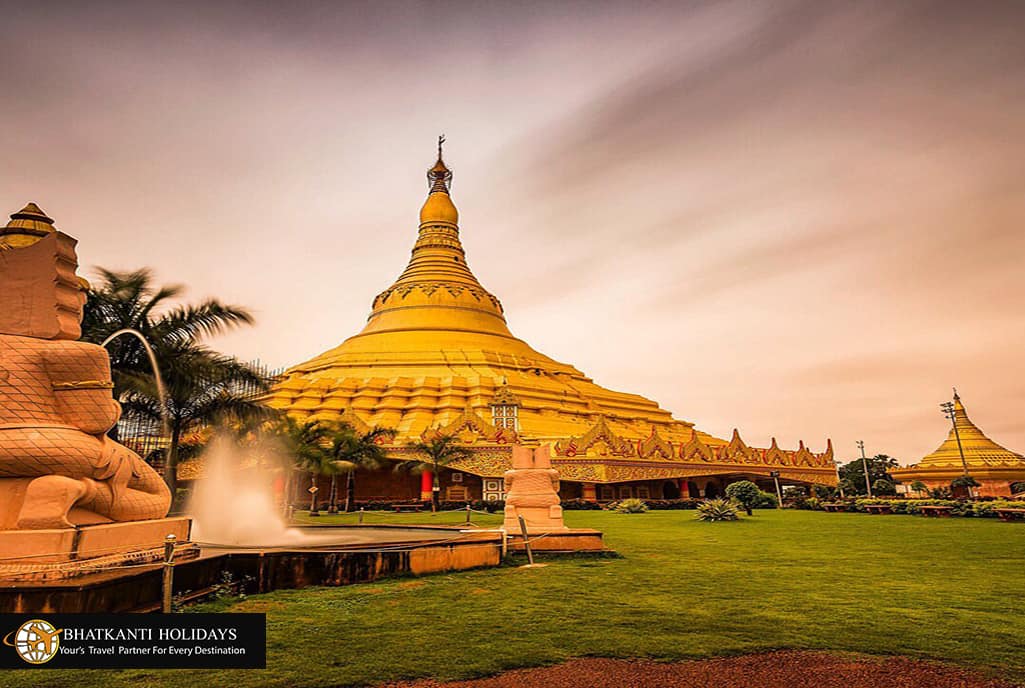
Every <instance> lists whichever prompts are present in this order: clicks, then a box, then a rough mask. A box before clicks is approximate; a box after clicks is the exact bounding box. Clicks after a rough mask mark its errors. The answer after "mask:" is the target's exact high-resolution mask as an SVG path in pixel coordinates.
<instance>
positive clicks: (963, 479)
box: [950, 475, 979, 488]
mask: <svg viewBox="0 0 1025 688" xmlns="http://www.w3.org/2000/svg"><path fill="white" fill-rule="evenodd" d="M950 486H951V487H952V488H953V487H978V486H979V481H978V480H976V479H975V478H973V477H972V476H970V475H961V476H958V477H956V478H954V479H953V480H951V481H950Z"/></svg>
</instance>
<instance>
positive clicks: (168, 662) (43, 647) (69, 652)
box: [0, 613, 267, 669]
mask: <svg viewBox="0 0 1025 688" xmlns="http://www.w3.org/2000/svg"><path fill="white" fill-rule="evenodd" d="M0 636H2V639H3V642H2V644H0V668H3V669H30V668H45V669H62V668H68V669H71V668H78V669H264V668H266V666H267V617H266V615H264V614H45V613H39V614H0Z"/></svg>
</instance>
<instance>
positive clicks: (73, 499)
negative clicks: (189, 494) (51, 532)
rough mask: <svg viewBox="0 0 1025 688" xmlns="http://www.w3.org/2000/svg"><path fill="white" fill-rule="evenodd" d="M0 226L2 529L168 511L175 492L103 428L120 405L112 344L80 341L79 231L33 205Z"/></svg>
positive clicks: (125, 518) (131, 518) (150, 515)
mask: <svg viewBox="0 0 1025 688" xmlns="http://www.w3.org/2000/svg"><path fill="white" fill-rule="evenodd" d="M11 218H12V220H11V223H10V224H8V225H7V227H4V228H0V370H3V371H4V372H3V374H2V375H0V530H3V529H45V528H67V527H71V526H75V525H85V524H94V523H109V522H113V521H138V520H143V519H155V518H163V517H164V516H165V515H166V514H167V511H168V508H169V507H170V504H171V494H170V492H169V490H168V489H167V486H166V485H165V484H164V481H163V480H162V479H161V477H160V476H159V475H158V474H157V473H156V471H154V470H153V469H152V468H151V467H150V466H149V465H148V464H146V463H145V462H144V461H143V460H142V459H140V458H139V456H138V455H136V454H135V453H134V452H132V451H131V450H129V449H128V448H127V447H124V446H122V445H120V444H118V443H117V442H114V441H113V440H111V439H110V438H109V437H107V436H106V433H107V431H108V430H110V429H111V428H112V427H114V425H115V424H116V423H117V421H118V418H119V417H120V414H121V407H120V405H119V404H118V403H117V402H116V401H115V400H114V399H113V397H112V396H111V390H112V388H113V383H112V382H111V375H110V359H109V358H108V356H107V352H106V351H105V350H104V349H103V348H102V347H99V346H96V345H95V344H87V343H85V342H79V341H75V340H77V339H78V337H79V336H80V334H81V330H80V326H79V322H80V320H81V317H82V307H83V305H84V304H85V291H84V281H83V280H80V279H79V278H78V277H77V276H76V275H75V269H76V267H77V258H76V255H75V244H76V241H75V240H74V239H72V238H71V237H69V236H68V235H66V234H63V233H61V232H58V231H56V230H55V229H54V228H53V226H52V220H50V219H49V218H48V217H46V216H45V215H44V214H43V213H42V211H40V210H39V208H38V207H36V206H34V205H31V204H30V205H29V206H27V207H26V208H25V209H24V210H22V211H21V212H20V213H15V214H14V215H12V216H11Z"/></svg>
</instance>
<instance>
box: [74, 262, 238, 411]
mask: <svg viewBox="0 0 1025 688" xmlns="http://www.w3.org/2000/svg"><path fill="white" fill-rule="evenodd" d="M98 272H99V275H100V280H99V282H98V284H94V285H93V286H92V288H91V289H90V291H89V294H88V299H87V301H86V304H85V309H84V313H83V317H82V341H86V342H93V343H94V344H100V343H102V342H103V340H105V339H106V338H107V337H109V336H110V335H112V334H114V333H115V332H117V331H118V330H124V329H131V330H136V331H137V332H139V333H140V334H141V335H142V336H143V337H144V338H145V339H146V341H148V342H149V343H150V346H152V347H153V349H154V350H155V351H157V350H158V349H160V348H168V347H173V346H174V345H176V344H186V343H195V342H198V341H199V340H201V339H202V338H203V337H208V336H212V335H216V334H220V333H222V332H225V331H226V330H229V329H231V328H234V327H238V326H240V325H251V324H252V323H253V316H252V315H251V314H250V313H249V311H248V310H246V309H244V308H241V307H239V306H226V305H224V304H221V303H220V302H218V301H216V300H214V299H207V300H206V301H203V302H201V303H199V304H196V305H192V306H188V305H177V306H176V305H174V304H173V303H172V301H173V300H175V299H177V298H178V297H179V296H181V294H182V292H183V291H184V288H183V287H182V286H180V285H166V286H162V287H156V286H154V284H153V273H152V272H151V271H150V270H148V269H146V268H143V269H141V270H136V271H134V272H113V271H111V270H105V269H103V268H100V269H98ZM107 351H108V352H109V353H110V367H111V371H112V372H113V374H114V375H113V377H114V398H115V399H120V398H121V396H122V394H124V393H125V391H126V383H125V381H124V379H123V375H124V374H126V373H129V374H132V373H134V374H149V373H152V371H151V370H150V364H149V359H148V357H147V356H146V351H145V350H144V349H143V346H142V344H141V343H139V341H138V340H137V339H135V338H132V337H121V338H119V339H115V340H114V341H112V342H111V343H110V344H109V345H108V346H107ZM157 353H158V356H157V361H158V365H159V362H160V361H161V360H162V359H161V357H160V355H159V353H160V352H159V351H157Z"/></svg>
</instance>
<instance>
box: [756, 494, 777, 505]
mask: <svg viewBox="0 0 1025 688" xmlns="http://www.w3.org/2000/svg"><path fill="white" fill-rule="evenodd" d="M778 505H779V500H778V499H776V495H774V494H772V493H771V492H763V491H762V490H759V491H758V501H757V502H755V508H756V509H775V508H776V507H777V506H778Z"/></svg>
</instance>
